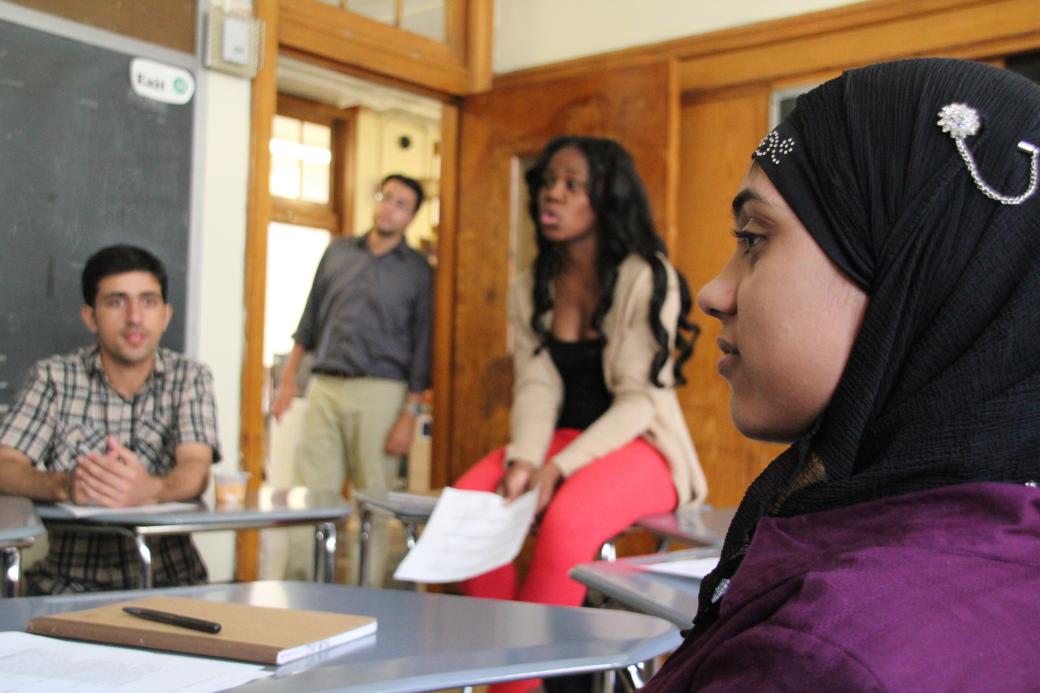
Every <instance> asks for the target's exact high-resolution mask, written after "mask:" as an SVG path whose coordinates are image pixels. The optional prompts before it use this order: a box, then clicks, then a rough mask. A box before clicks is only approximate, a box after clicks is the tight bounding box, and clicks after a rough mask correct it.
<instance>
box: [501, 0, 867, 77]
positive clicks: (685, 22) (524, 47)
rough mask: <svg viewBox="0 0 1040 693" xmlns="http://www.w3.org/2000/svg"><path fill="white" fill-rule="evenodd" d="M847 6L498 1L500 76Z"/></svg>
mask: <svg viewBox="0 0 1040 693" xmlns="http://www.w3.org/2000/svg"><path fill="white" fill-rule="evenodd" d="M849 4H852V3H851V2H850V0H730V1H729V2H726V1H719V0H495V30H494V56H493V69H494V72H495V73H496V74H499V73H503V72H510V71H512V70H520V69H523V68H525V67H534V66H536V65H544V64H546V63H552V62H558V61H561V60H569V59H571V58H579V57H582V56H586V55H594V54H596V53H604V52H607V51H613V50H618V49H621V48H629V47H631V46H639V45H644V44H648V43H657V42H660V41H667V40H668V39H674V38H681V37H683V36H692V35H694V34H703V33H706V32H709V31H715V30H717V29H725V28H729V27H734V26H739V25H741V24H751V23H753V22H760V21H763V20H767V19H776V18H778V17H786V16H792V15H798V14H804V13H806V12H814V11H816V10H823V9H827V8H830V7H836V6H838V5H849Z"/></svg>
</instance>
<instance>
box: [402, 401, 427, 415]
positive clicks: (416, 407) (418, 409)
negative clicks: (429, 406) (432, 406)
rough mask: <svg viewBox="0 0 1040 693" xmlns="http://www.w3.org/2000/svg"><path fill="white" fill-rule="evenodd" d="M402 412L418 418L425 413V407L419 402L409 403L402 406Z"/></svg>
mask: <svg viewBox="0 0 1040 693" xmlns="http://www.w3.org/2000/svg"><path fill="white" fill-rule="evenodd" d="M404 410H405V411H406V412H408V413H409V414H411V415H412V416H419V414H422V413H424V412H425V411H426V406H425V405H424V404H422V403H421V402H410V403H408V404H406V405H404Z"/></svg>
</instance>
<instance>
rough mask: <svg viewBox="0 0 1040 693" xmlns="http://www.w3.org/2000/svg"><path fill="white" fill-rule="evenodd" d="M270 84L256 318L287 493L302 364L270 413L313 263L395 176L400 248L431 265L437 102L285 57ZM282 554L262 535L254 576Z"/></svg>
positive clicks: (273, 456)
mask: <svg viewBox="0 0 1040 693" xmlns="http://www.w3.org/2000/svg"><path fill="white" fill-rule="evenodd" d="M277 83H278V106H277V112H276V114H275V116H274V120H273V122H272V129H271V132H272V136H271V140H270V156H271V166H270V180H269V186H270V192H271V198H272V210H271V221H270V223H269V224H268V228H267V249H268V250H267V266H266V271H265V277H266V288H265V293H266V301H265V309H264V319H263V323H264V325H263V341H264V344H263V368H264V383H265V387H264V391H265V396H264V414H265V426H264V431H265V444H264V446H263V448H264V456H263V475H264V480H265V482H266V483H267V484H268V485H271V486H275V487H287V486H291V485H292V483H293V475H292V460H293V457H294V450H295V447H296V443H297V438H298V435H299V430H300V426H301V423H302V417H303V412H304V410H305V408H306V392H307V376H308V374H309V370H310V369H309V367H308V364H307V363H304V364H302V365H301V368H300V369H299V372H298V377H297V391H298V393H299V394H298V396H297V397H296V398H295V399H294V400H293V403H292V405H291V406H290V407H289V409H288V410H287V411H286V412H285V413H284V414H283V416H282V417H281V420H280V421H276V420H275V419H274V417H273V416H272V414H271V404H272V402H273V397H274V393H275V386H276V384H277V383H279V382H280V380H281V367H282V365H283V363H284V361H285V358H286V355H287V353H288V352H289V351H290V350H291V349H292V347H293V333H294V332H295V329H296V326H297V323H298V321H299V319H300V315H301V313H302V311H303V306H304V303H305V301H306V299H307V296H308V294H309V291H310V287H311V283H312V280H313V277H314V273H315V270H316V268H317V265H318V262H319V261H320V259H321V257H322V254H323V253H324V251H325V249H326V247H327V246H328V244H329V243H330V242H331V241H332V240H334V239H336V238H339V237H343V236H360V235H362V234H364V233H365V232H366V231H367V230H368V229H369V228H370V226H371V223H372V215H373V212H374V209H375V195H376V193H378V192H379V189H380V182H381V181H382V179H383V177H384V176H385V175H387V174H389V173H400V174H404V175H406V176H409V177H411V178H415V179H416V180H418V181H419V182H420V183H421V184H422V186H423V190H424V193H425V195H426V200H427V201H426V202H425V203H424V204H423V206H422V207H421V208H420V210H419V212H418V213H417V215H416V217H415V219H414V220H413V221H412V223H411V224H410V225H409V227H408V229H407V232H406V241H407V242H408V244H409V245H410V246H412V247H413V248H415V249H416V250H418V251H419V252H420V253H422V254H423V255H424V256H425V257H426V258H427V260H428V261H429V262H430V264H431V265H433V266H434V267H436V264H437V247H438V244H437V240H438V230H439V227H440V204H439V197H440V185H439V180H440V169H441V158H440V151H441V150H440V147H441V110H442V104H441V103H440V102H439V101H436V100H433V99H430V98H427V97H423V96H419V95H416V94H412V93H409V92H407V91H404V90H401V89H397V88H394V87H390V86H386V85H383V84H377V83H375V82H371V81H368V80H365V79H362V78H359V77H355V76H352V75H348V74H343V73H340V72H336V71H333V70H330V69H328V68H325V67H322V66H318V65H314V64H311V63H309V62H306V61H304V60H300V59H297V58H294V57H289V56H279V60H278V67H277ZM431 428H432V426H431V421H430V417H429V415H423V416H420V417H417V421H416V430H415V432H414V435H413V442H412V446H411V449H410V451H409V454H408V455H407V462H406V464H405V465H404V468H403V469H402V476H401V478H400V479H399V484H400V486H402V487H406V488H408V489H410V490H426V489H429V487H430V464H431V462H430V458H431V454H430V451H431V447H430V444H431V439H430V431H431ZM348 483H349V482H348ZM344 492H349V490H348V489H346V488H345V489H344ZM346 543H351V542H349V541H348V542H346ZM285 550H286V549H285V538H284V536H283V533H280V532H264V533H263V536H262V538H261V549H260V553H261V562H260V577H262V578H280V577H282V574H281V573H282V570H283V566H284V563H285ZM337 572H339V571H337Z"/></svg>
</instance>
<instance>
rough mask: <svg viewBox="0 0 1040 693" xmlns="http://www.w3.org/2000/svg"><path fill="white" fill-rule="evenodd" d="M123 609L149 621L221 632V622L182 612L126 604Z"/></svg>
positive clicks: (203, 630)
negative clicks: (186, 614)
mask: <svg viewBox="0 0 1040 693" xmlns="http://www.w3.org/2000/svg"><path fill="white" fill-rule="evenodd" d="M123 611H125V612H126V613H128V614H130V615H131V616H136V617H137V618H143V619H145V620H147V621H157V622H158V623H166V624H168V625H171V626H180V627H181V628H191V629H192V630H201V631H202V632H203V633H219V632H220V624H219V623H216V622H214V621H203V620H202V619H201V618H192V617H191V616H181V615H180V614H171V613H168V612H166V611H156V610H155V609H142V608H141V607H139V606H124V607H123Z"/></svg>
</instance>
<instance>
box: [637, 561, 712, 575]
mask: <svg viewBox="0 0 1040 693" xmlns="http://www.w3.org/2000/svg"><path fill="white" fill-rule="evenodd" d="M718 564H719V557H718V556H709V557H707V558H688V559H686V560H685V561H669V562H666V563H653V564H651V565H645V566H643V568H645V569H646V570H649V571H651V572H654V573H666V574H668V575H679V576H680V577H688V578H697V579H700V578H703V577H704V576H705V575H707V574H708V573H710V572H711V571H713V570H715V566H717V565H718Z"/></svg>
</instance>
